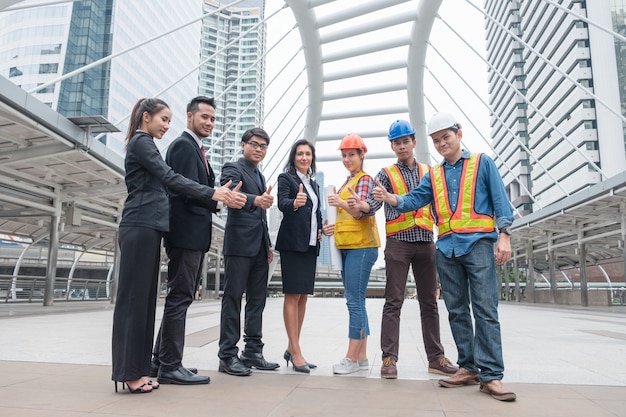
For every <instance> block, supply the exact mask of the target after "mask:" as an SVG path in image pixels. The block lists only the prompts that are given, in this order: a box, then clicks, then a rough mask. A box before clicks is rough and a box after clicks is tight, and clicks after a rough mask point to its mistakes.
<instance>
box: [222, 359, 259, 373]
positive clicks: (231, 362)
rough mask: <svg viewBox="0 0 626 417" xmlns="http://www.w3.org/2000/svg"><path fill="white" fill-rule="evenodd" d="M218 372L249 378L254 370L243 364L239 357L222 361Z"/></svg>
mask: <svg viewBox="0 0 626 417" xmlns="http://www.w3.org/2000/svg"><path fill="white" fill-rule="evenodd" d="M217 370H218V371H220V372H224V373H227V374H229V375H235V376H248V375H250V374H251V373H252V370H251V369H250V368H249V367H247V366H246V365H244V364H243V363H241V361H240V360H239V358H238V357H237V356H231V357H230V358H226V359H220V366H219V367H218V368H217Z"/></svg>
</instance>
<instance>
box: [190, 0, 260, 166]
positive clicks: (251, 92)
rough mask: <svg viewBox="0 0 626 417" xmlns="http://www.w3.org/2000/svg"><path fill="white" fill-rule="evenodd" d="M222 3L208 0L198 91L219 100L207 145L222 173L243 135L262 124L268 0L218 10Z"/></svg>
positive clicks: (236, 153)
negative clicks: (213, 125)
mask: <svg viewBox="0 0 626 417" xmlns="http://www.w3.org/2000/svg"><path fill="white" fill-rule="evenodd" d="M226 3H227V2H226ZM223 4H224V2H219V1H214V0H205V1H204V13H205V14H208V16H206V17H205V18H204V20H203V22H202V41H201V54H200V62H201V66H200V73H199V81H198V84H199V91H200V94H203V95H206V96H209V97H215V99H216V105H217V111H216V124H215V128H214V130H213V135H212V136H211V137H210V138H207V140H205V149H206V150H207V158H208V159H209V161H210V163H211V166H212V167H213V169H214V170H215V172H216V175H218V176H219V173H220V172H221V168H222V165H223V164H224V163H225V162H229V161H232V160H235V159H237V158H239V157H240V156H241V135H242V134H243V133H244V132H245V131H246V130H248V129H250V128H253V127H257V126H260V124H261V119H262V114H263V85H264V68H265V62H264V50H265V24H264V23H263V10H264V1H263V0H247V1H243V2H238V3H237V4H236V5H235V6H233V7H229V8H225V9H223V10H221V11H217V10H218V9H219V8H221V7H222V6H223ZM211 12H214V13H211Z"/></svg>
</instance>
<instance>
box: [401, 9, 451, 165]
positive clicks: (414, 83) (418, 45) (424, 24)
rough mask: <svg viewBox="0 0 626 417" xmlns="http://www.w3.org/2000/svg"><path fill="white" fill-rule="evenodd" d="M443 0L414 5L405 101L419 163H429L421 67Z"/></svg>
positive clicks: (423, 65)
mask: <svg viewBox="0 0 626 417" xmlns="http://www.w3.org/2000/svg"><path fill="white" fill-rule="evenodd" d="M442 1H443V0H421V1H420V3H419V5H418V6H417V20H416V21H415V22H414V23H413V30H412V32H411V44H410V46H409V56H408V59H407V89H406V93H407V100H408V103H409V117H410V118H411V125H412V126H413V128H414V129H415V133H416V134H415V137H416V138H417V145H416V146H415V157H416V158H417V160H418V161H420V162H423V163H426V164H429V163H430V157H429V156H430V152H429V150H428V135H427V134H426V115H425V114H424V68H425V67H426V51H427V49H428V39H429V38H430V32H431V30H432V28H433V23H434V22H435V17H437V13H438V11H439V7H440V6H441V3H442Z"/></svg>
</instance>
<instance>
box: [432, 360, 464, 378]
mask: <svg viewBox="0 0 626 417" xmlns="http://www.w3.org/2000/svg"><path fill="white" fill-rule="evenodd" d="M458 370H459V368H458V367H457V366H454V365H453V364H452V362H450V360H449V359H448V358H446V357H445V356H442V357H441V358H439V359H435V360H434V361H430V362H428V372H430V373H431V374H439V375H449V376H452V375H454V374H456V372H457V371H458Z"/></svg>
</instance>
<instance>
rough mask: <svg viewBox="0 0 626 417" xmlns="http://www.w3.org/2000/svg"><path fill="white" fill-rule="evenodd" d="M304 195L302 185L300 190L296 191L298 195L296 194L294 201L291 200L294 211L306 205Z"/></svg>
mask: <svg viewBox="0 0 626 417" xmlns="http://www.w3.org/2000/svg"><path fill="white" fill-rule="evenodd" d="M306 199H307V196H306V193H305V192H304V184H300V188H299V189H298V194H296V199H295V200H293V208H294V210H295V209H297V208H299V207H302V206H304V205H305V204H306Z"/></svg>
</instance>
